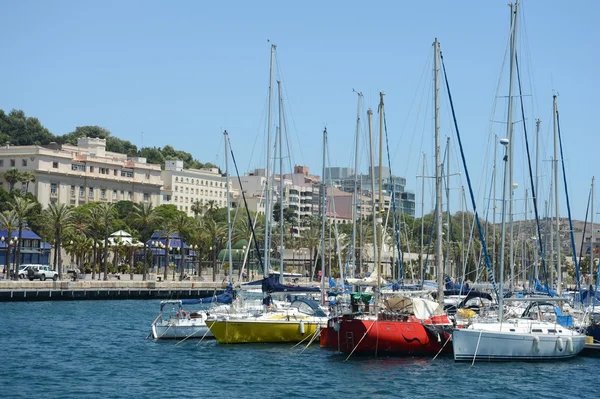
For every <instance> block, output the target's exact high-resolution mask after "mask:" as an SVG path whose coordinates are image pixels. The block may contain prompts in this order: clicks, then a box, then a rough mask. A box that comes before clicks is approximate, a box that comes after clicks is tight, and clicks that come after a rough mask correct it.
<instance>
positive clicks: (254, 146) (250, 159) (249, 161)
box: [246, 98, 269, 170]
mask: <svg viewBox="0 0 600 399" xmlns="http://www.w3.org/2000/svg"><path fill="white" fill-rule="evenodd" d="M268 106H269V100H268V98H266V99H265V103H264V105H263V110H262V113H261V115H260V120H259V123H258V128H257V129H256V134H255V136H254V142H253V143H252V150H250V157H249V159H248V166H247V167H246V170H250V165H251V163H252V158H253V157H254V151H255V149H256V144H257V143H258V135H259V134H260V130H261V127H262V128H263V129H265V128H266V125H263V122H264V119H266V118H265V117H266V111H267V107H268ZM265 134H266V133H265V132H264V130H263V135H265ZM261 155H262V154H261Z"/></svg>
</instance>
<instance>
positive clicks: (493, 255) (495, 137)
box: [492, 134, 498, 273]
mask: <svg viewBox="0 0 600 399" xmlns="http://www.w3.org/2000/svg"><path fill="white" fill-rule="evenodd" d="M497 147H498V135H497V134H495V135H494V177H493V178H492V180H493V181H494V186H493V189H494V193H493V195H492V229H493V234H494V236H493V238H494V246H493V248H492V270H493V272H494V273H496V272H497V271H498V270H497V269H496V199H497V198H498V197H496V185H497V183H496V181H497V180H496V159H497V157H496V150H497Z"/></svg>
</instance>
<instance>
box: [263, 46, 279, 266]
mask: <svg viewBox="0 0 600 399" xmlns="http://www.w3.org/2000/svg"><path fill="white" fill-rule="evenodd" d="M276 48H277V46H276V45H274V44H271V66H270V68H269V109H268V110H267V168H266V171H265V172H266V173H265V174H266V187H265V266H264V273H263V274H264V276H265V278H266V277H269V267H270V265H271V254H270V249H271V245H270V241H271V240H270V234H271V225H270V221H271V204H270V198H269V197H270V194H271V190H270V188H271V173H270V164H271V120H272V118H271V110H272V108H273V67H274V60H275V49H276Z"/></svg>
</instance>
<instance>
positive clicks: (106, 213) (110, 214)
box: [98, 202, 116, 281]
mask: <svg viewBox="0 0 600 399" xmlns="http://www.w3.org/2000/svg"><path fill="white" fill-rule="evenodd" d="M98 213H99V216H100V220H101V221H102V227H103V228H104V259H103V262H104V278H103V279H104V280H105V281H106V280H108V229H109V228H110V225H111V223H112V221H113V220H114V219H115V217H116V211H115V204H113V203H109V202H105V203H102V204H100V205H98Z"/></svg>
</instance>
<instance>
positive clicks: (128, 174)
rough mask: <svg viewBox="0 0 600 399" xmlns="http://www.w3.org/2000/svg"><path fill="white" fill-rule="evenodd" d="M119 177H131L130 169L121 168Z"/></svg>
mask: <svg viewBox="0 0 600 399" xmlns="http://www.w3.org/2000/svg"><path fill="white" fill-rule="evenodd" d="M121 177H133V172H132V171H131V170H122V171H121Z"/></svg>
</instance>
